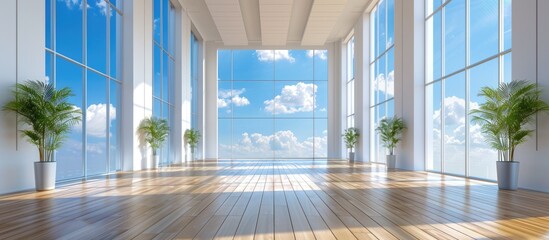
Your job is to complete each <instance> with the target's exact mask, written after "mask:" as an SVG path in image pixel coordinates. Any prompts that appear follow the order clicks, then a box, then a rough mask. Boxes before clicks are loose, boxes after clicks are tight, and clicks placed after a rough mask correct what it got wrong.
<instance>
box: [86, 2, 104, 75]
mask: <svg viewBox="0 0 549 240" xmlns="http://www.w3.org/2000/svg"><path fill="white" fill-rule="evenodd" d="M88 5H89V4H88ZM91 6H93V4H92V5H90V7H88V8H87V9H88V12H87V17H88V19H87V22H86V23H87V34H86V36H87V38H88V39H87V48H88V51H87V52H86V54H87V58H88V62H87V64H88V66H89V67H90V68H93V69H95V70H97V71H100V72H102V73H105V74H107V64H106V63H107V14H108V13H109V12H108V4H107V3H106V2H105V1H104V0H98V1H97V3H96V6H97V7H95V6H94V7H91Z"/></svg>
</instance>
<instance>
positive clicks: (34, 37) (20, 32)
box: [0, 0, 46, 194]
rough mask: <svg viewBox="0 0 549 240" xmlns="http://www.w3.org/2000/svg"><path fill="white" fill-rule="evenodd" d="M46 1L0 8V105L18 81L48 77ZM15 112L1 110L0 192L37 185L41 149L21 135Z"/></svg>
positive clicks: (31, 0) (19, 0)
mask: <svg viewBox="0 0 549 240" xmlns="http://www.w3.org/2000/svg"><path fill="white" fill-rule="evenodd" d="M45 12H46V9H45V1H43V0H25V1H23V0H17V1H13V0H12V1H3V2H2V7H1V8H0V32H1V33H2V37H1V38H0V55H1V56H2V57H1V58H0V106H3V105H4V104H5V103H6V102H7V101H10V100H12V99H13V95H12V94H11V90H12V89H13V87H14V85H15V83H16V82H19V83H23V82H25V81H27V80H44V79H45V72H44V71H45V65H46V64H45V45H46V44H45V39H46V37H45V24H44V23H45ZM18 130H19V129H18V128H17V124H16V117H15V114H13V113H8V112H2V113H0V153H1V154H2V157H0V176H2V179H3V180H4V181H0V194H4V193H9V192H15V191H22V190H27V189H32V188H34V167H33V162H36V161H38V151H37V150H36V149H35V147H34V146H33V145H31V144H29V143H27V141H26V140H25V139H24V138H22V137H21V134H20V132H18Z"/></svg>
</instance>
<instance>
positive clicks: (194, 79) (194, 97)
mask: <svg viewBox="0 0 549 240" xmlns="http://www.w3.org/2000/svg"><path fill="white" fill-rule="evenodd" d="M198 48H199V42H198V39H197V38H196V36H195V35H194V33H191V128H193V129H197V128H198V97H199V94H198V78H199V75H198V73H199V72H198V68H199V64H198V63H199V62H198Z"/></svg>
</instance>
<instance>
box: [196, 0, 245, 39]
mask: <svg viewBox="0 0 549 240" xmlns="http://www.w3.org/2000/svg"><path fill="white" fill-rule="evenodd" d="M206 5H207V6H208V9H209V11H210V13H211V15H212V18H213V20H214V22H215V25H216V26H217V30H218V31H219V34H220V35H221V39H222V40H223V43H224V44H225V45H248V37H247V36H246V28H245V26H244V20H242V12H241V11H240V4H239V1H238V0H206Z"/></svg>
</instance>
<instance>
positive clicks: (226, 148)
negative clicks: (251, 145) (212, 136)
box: [217, 119, 233, 159]
mask: <svg viewBox="0 0 549 240" xmlns="http://www.w3.org/2000/svg"><path fill="white" fill-rule="evenodd" d="M232 122H233V120H232V119H219V120H218V123H217V124H218V129H217V138H218V141H219V142H218V145H219V147H218V157H219V158H220V159H231V158H232V157H233V156H232V147H233V144H232V141H231V139H232Z"/></svg>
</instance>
